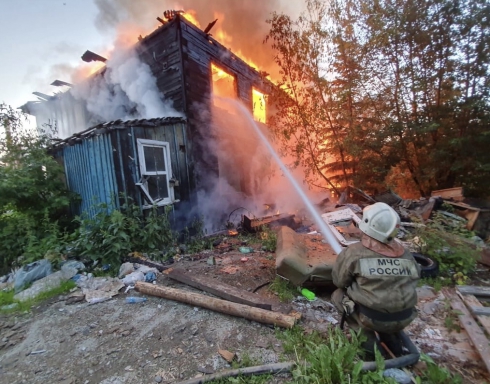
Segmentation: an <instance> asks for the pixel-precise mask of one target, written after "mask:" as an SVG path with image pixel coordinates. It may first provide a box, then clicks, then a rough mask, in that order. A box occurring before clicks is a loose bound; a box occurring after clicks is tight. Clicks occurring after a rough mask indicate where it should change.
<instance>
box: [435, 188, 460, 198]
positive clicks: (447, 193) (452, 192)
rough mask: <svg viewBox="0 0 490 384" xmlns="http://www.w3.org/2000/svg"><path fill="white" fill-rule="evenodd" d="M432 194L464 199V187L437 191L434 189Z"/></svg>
mask: <svg viewBox="0 0 490 384" xmlns="http://www.w3.org/2000/svg"><path fill="white" fill-rule="evenodd" d="M430 195H431V196H441V197H442V198H443V199H451V198H456V199H462V198H463V187H456V188H447V189H439V190H437V191H432V192H431V194H430Z"/></svg>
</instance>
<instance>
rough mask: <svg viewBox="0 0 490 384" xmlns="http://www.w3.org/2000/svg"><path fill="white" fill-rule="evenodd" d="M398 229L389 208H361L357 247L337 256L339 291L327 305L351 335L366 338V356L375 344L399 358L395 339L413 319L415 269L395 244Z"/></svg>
mask: <svg viewBox="0 0 490 384" xmlns="http://www.w3.org/2000/svg"><path fill="white" fill-rule="evenodd" d="M399 226H400V217H399V216H398V214H397V213H396V212H395V210H394V209H393V208H391V207H390V206H389V205H387V204H385V203H376V204H373V205H370V206H368V207H366V208H364V210H363V216H362V221H361V222H360V223H359V229H360V230H361V231H362V232H363V234H362V237H361V241H360V242H359V243H355V244H353V245H350V246H349V247H347V248H346V249H344V250H343V251H342V252H341V253H340V254H339V256H338V257H337V260H336V262H335V265H334V268H333V272H332V275H333V282H334V284H335V286H337V288H338V289H337V290H336V291H334V292H333V294H332V302H333V304H334V305H335V307H336V308H337V310H338V311H339V313H341V314H342V319H343V320H345V321H347V323H348V324H349V326H350V327H351V328H352V329H354V330H359V329H361V330H362V331H363V333H364V334H365V335H366V336H367V339H368V341H367V343H366V344H365V349H367V350H368V351H370V352H372V349H373V347H374V344H375V343H376V339H377V340H378V341H383V342H385V343H386V344H387V345H388V346H389V347H390V349H392V352H393V353H395V354H397V355H400V354H401V352H402V350H401V343H400V342H399V341H398V338H397V337H396V333H397V332H399V331H401V330H402V329H404V328H405V327H406V326H407V325H409V324H410V322H412V320H413V319H415V317H416V316H417V312H416V309H415V305H416V304H417V293H416V287H417V280H418V279H419V278H420V267H419V265H418V264H417V263H416V261H415V259H414V258H413V256H412V254H411V253H410V252H409V251H407V250H405V249H404V248H403V246H402V245H401V244H400V243H399V242H397V241H396V240H395V236H396V234H397V233H398V228H399ZM342 323H343V322H342ZM380 339H381V340H380Z"/></svg>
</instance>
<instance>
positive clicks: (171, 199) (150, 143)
mask: <svg viewBox="0 0 490 384" xmlns="http://www.w3.org/2000/svg"><path fill="white" fill-rule="evenodd" d="M137 144H138V160H139V168H140V175H141V179H140V182H138V183H136V185H137V186H138V187H139V188H140V190H141V192H142V193H143V196H144V198H145V200H147V201H148V202H149V203H150V204H143V209H148V208H151V207H153V206H155V205H156V206H159V207H160V206H163V205H169V204H173V203H176V202H177V200H175V195H174V184H172V183H171V182H170V180H171V179H172V163H171V160H170V144H169V143H168V142H166V141H158V140H147V139H137ZM145 147H156V148H162V150H163V152H164V161H165V169H166V171H164V172H162V171H151V172H150V171H147V170H146V162H145V152H144V151H145ZM161 175H166V176H167V190H168V197H167V198H164V199H157V200H154V199H153V198H152V197H151V195H150V192H149V190H148V181H147V177H151V176H161Z"/></svg>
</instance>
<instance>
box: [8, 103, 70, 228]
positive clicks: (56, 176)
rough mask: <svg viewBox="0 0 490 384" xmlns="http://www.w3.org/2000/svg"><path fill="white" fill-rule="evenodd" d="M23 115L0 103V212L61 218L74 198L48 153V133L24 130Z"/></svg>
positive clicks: (59, 166) (61, 172) (49, 141)
mask: <svg viewBox="0 0 490 384" xmlns="http://www.w3.org/2000/svg"><path fill="white" fill-rule="evenodd" d="M24 119H25V116H24V115H22V114H21V113H19V112H16V111H14V110H13V109H12V108H11V107H9V106H7V105H5V104H0V124H1V125H2V128H3V129H2V132H1V133H0V135H1V136H2V137H1V140H0V212H1V213H4V212H6V211H8V210H14V211H17V212H21V213H25V214H27V215H28V216H31V217H33V218H34V219H35V220H42V219H43V218H44V217H45V215H46V214H47V215H48V217H49V218H50V219H58V218H60V217H61V216H62V215H63V214H64V212H65V210H66V208H68V206H69V204H70V201H71V200H70V199H71V198H72V197H73V196H72V195H71V194H70V193H69V192H68V190H67V189H66V186H65V184H64V181H63V177H64V176H63V175H64V172H63V167H62V166H61V165H60V164H59V163H58V162H56V160H55V159H54V158H53V157H52V156H51V155H49V154H48V152H47V150H48V148H49V146H50V144H51V136H50V134H48V133H47V132H46V131H43V130H41V129H38V131H33V130H28V129H24V128H23V126H22V121H23V120H24Z"/></svg>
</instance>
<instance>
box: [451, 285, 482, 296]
mask: <svg viewBox="0 0 490 384" xmlns="http://www.w3.org/2000/svg"><path fill="white" fill-rule="evenodd" d="M456 289H457V290H458V291H459V292H460V293H461V294H463V295H473V296H477V297H490V287H478V286H475V285H459V286H457V287H456Z"/></svg>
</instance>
